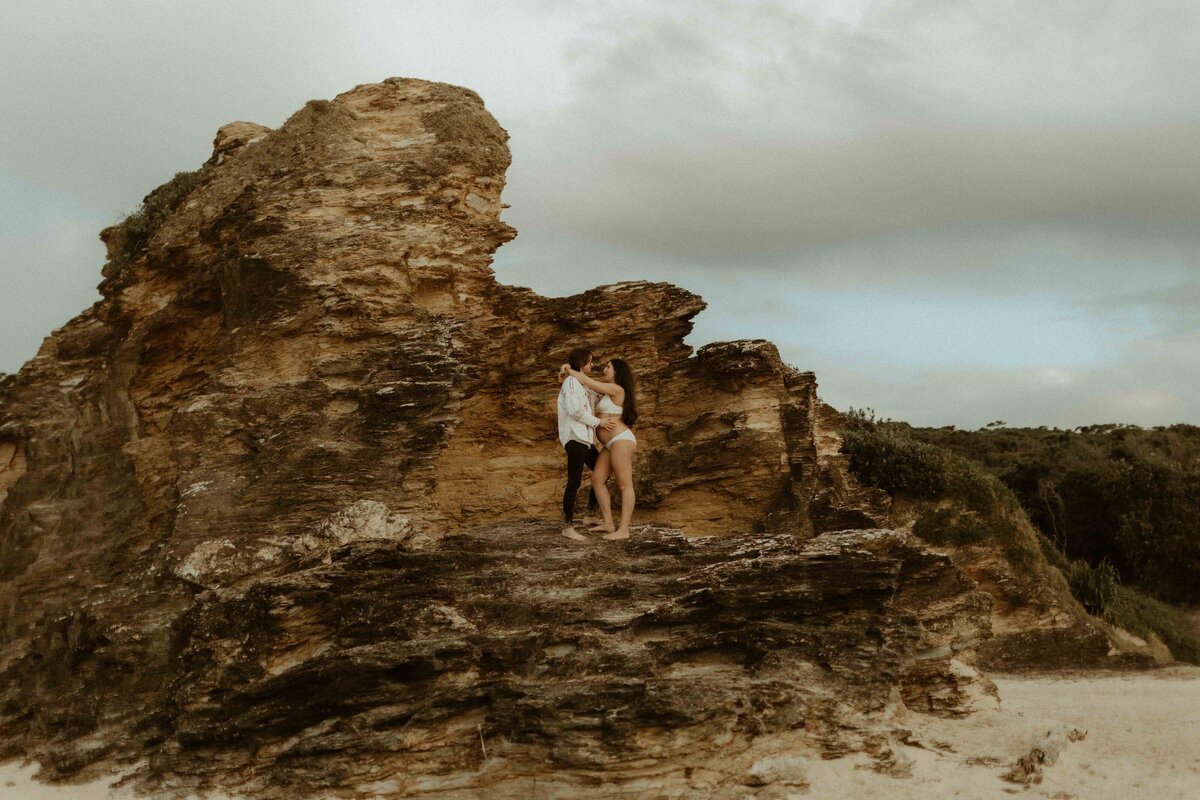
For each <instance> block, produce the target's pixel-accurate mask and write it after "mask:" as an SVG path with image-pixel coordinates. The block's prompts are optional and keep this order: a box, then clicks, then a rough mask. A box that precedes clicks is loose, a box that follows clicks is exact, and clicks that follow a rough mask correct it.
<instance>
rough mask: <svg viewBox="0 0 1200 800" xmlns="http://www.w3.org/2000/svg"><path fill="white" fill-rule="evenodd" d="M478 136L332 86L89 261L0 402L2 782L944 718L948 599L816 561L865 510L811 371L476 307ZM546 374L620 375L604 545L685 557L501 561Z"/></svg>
mask: <svg viewBox="0 0 1200 800" xmlns="http://www.w3.org/2000/svg"><path fill="white" fill-rule="evenodd" d="M506 138H507V135H506V134H505V132H504V130H503V129H502V128H500V127H499V125H497V124H496V122H495V120H493V119H492V117H491V116H490V115H489V114H488V113H487V112H486V111H485V110H484V108H483V105H482V103H481V102H480V100H479V98H478V97H477V96H476V95H475V94H474V93H472V92H470V91H468V90H465V89H460V88H457V87H451V86H446V85H444V84H434V83H428V82H424V81H414V80H398V79H393V80H389V81H386V82H384V83H381V84H374V85H368V86H362V87H358V88H356V89H354V90H353V91H351V92H347V93H346V94H343V95H341V96H339V97H338V98H336V99H334V100H332V101H317V102H312V103H309V104H308V105H307V106H306V107H305V108H304V109H302V110H301V111H299V112H298V113H297V114H295V115H294V116H293V117H292V118H291V119H289V120H288V121H287V122H286V123H285V124H284V125H283V126H282V127H281V128H279V129H278V130H275V131H267V130H266V129H262V128H261V127H260V126H254V125H252V124H250V123H235V124H233V125H231V126H226V128H223V129H222V131H221V133H220V134H218V137H217V139H216V142H215V143H214V156H213V158H212V159H211V160H210V161H209V162H208V163H207V164H206V165H205V166H204V167H203V168H202V169H201V170H199V171H198V172H197V173H194V174H189V175H182V176H177V177H176V179H174V180H173V181H172V182H171V183H170V184H167V185H164V187H160V189H159V190H156V192H155V193H153V194H151V195H150V196H148V199H147V213H144V214H142V215H140V216H139V217H138V218H137V220H136V224H134V222H132V221H131V222H129V223H126V224H125V225H124V226H117V227H115V228H112V229H109V230H107V231H106V232H105V236H104V238H105V241H106V242H107V243H108V244H109V247H110V261H109V263H108V264H106V265H105V269H104V275H105V280H104V282H103V283H102V284H101V291H102V294H103V299H102V300H101V301H100V302H98V303H97V304H96V305H95V306H93V307H92V308H91V309H89V310H88V311H86V312H84V313H83V314H81V315H80V316H79V317H77V318H76V319H74V320H72V321H71V322H70V323H68V324H67V325H66V326H64V327H63V328H62V329H60V330H59V331H56V332H55V334H54V336H52V337H50V338H48V339H47V340H46V342H45V343H44V345H43V347H42V348H41V350H40V351H39V353H38V355H37V356H36V357H35V358H34V359H33V360H31V361H30V362H29V363H28V364H27V365H26V366H25V367H24V368H23V369H22V370H21V372H20V373H19V374H17V375H15V376H7V377H5V378H3V379H2V381H0V602H2V604H3V608H4V617H3V628H2V629H0V674H2V675H3V677H4V683H3V689H2V693H0V698H2V699H3V705H2V706H0V742H2V744H3V749H4V751H5V752H6V753H13V754H15V753H21V754H33V755H35V756H36V757H38V758H40V759H41V760H43V762H44V763H45V764H46V765H47V767H48V770H49V774H51V775H67V774H72V773H74V772H76V771H78V770H80V769H82V768H84V767H85V766H87V765H89V764H93V765H96V768H97V769H100V768H102V767H103V766H104V765H111V763H113V761H114V760H134V759H137V758H139V757H142V756H145V755H150V756H152V758H151V760H150V762H149V765H148V766H146V767H145V768H144V769H145V773H144V774H145V775H161V776H168V775H172V774H178V775H179V776H184V777H187V776H190V777H187V780H193V779H194V780H196V781H208V782H210V783H211V784H212V785H218V784H220V783H221V781H222V778H221V776H222V775H228V776H229V777H230V780H238V781H245V782H246V785H247V786H250V787H251V788H254V789H255V790H256V791H260V790H261V791H268V789H270V790H272V791H273V790H274V788H278V787H277V786H276V785H274V784H269V783H263V782H262V781H263V780H266V779H267V778H266V777H264V776H274V777H277V778H280V779H281V780H282V779H283V778H286V780H288V781H293V782H294V783H295V784H297V785H306V786H311V785H316V784H317V783H320V782H322V781H323V782H324V783H325V784H327V785H329V786H335V785H336V786H356V785H358V784H357V783H356V782H357V781H366V780H368V778H371V776H370V775H366V774H362V773H360V772H355V771H354V768H353V767H352V766H350V765H348V756H349V755H352V754H354V753H358V752H359V751H360V749H363V751H364V752H368V751H369V752H370V753H373V754H376V755H379V759H380V760H379V763H380V764H382V765H384V766H380V767H379V769H381V770H383V769H392V768H403V770H406V772H405V775H410V776H411V775H415V774H421V770H427V771H428V772H429V774H431V775H438V776H445V775H447V774H450V773H453V772H455V771H456V770H458V771H461V770H470V769H478V767H479V764H477V763H474V762H472V761H471V758H473V757H474V756H473V755H471V754H473V753H474V747H475V745H474V743H471V742H462V741H460V740H459V739H460V734H461V733H463V732H464V731H465V733H467V734H471V733H473V732H474V733H476V734H479V733H480V732H482V735H483V737H484V740H485V741H491V742H493V743H497V742H502V743H503V744H494V746H496V747H499V748H501V750H502V751H503V754H502V755H503V758H504V759H509V760H510V761H508V762H504V763H510V765H511V766H512V771H511V772H505V770H506V769H508V768H507V767H506V768H503V769H500V771H499V772H498V773H497V775H498V777H495V776H494V778H495V780H496V781H499V782H501V783H503V782H504V781H508V780H509V779H510V778H512V776H513V775H516V774H518V773H519V769H523V768H524V767H521V766H520V765H522V764H526V763H529V764H532V763H534V762H535V761H537V760H538V759H542V758H544V757H550V758H551V759H552V760H553V759H558V760H557V761H554V763H555V764H557V765H558V766H559V767H561V768H563V769H570V770H576V769H577V770H584V771H586V770H596V769H600V768H605V769H607V768H610V767H613V766H614V765H617V766H620V765H623V766H621V768H622V769H626V770H634V767H633V766H631V765H637V764H642V763H643V761H640V760H639V759H642V760H645V759H650V760H653V759H657V758H667V759H668V760H670V759H675V758H676V757H677V756H678V757H679V758H682V754H683V753H685V752H687V750H688V747H693V748H695V749H697V751H698V752H710V753H711V752H713V748H719V747H723V745H722V744H721V743H722V742H725V743H728V742H730V741H734V740H735V739H737V740H738V741H742V742H749V741H751V740H752V739H754V737H756V736H759V735H768V734H771V732H772V731H776V732H782V731H784V730H785V729H786V730H789V731H793V732H795V731H796V730H797V729H799V728H801V727H802V728H803V734H804V735H805V736H807V737H808V739H809V740H812V741H817V742H821V743H823V744H821V746H822V747H825V748H826V749H827V750H828V749H832V750H837V749H838V748H843V747H853V746H855V745H854V742H855V741H856V739H855V736H856V735H857V734H855V735H851V734H848V733H846V731H847V730H852V729H853V725H851V726H850V727H849V728H845V727H844V725H848V724H849V723H848V722H847V720H849V719H850V718H851V717H852V716H853V715H854V714H858V713H860V712H862V711H880V710H882V709H884V708H885V706H887V704H888V702H889V698H891V700H894V701H896V702H899V700H898V698H901V697H902V699H903V702H904V703H907V704H908V705H910V706H911V707H913V708H920V709H922V710H925V711H929V712H932V713H939V714H951V715H953V714H958V713H965V712H966V711H967V710H969V708H970V707H971V704H972V703H974V702H976V699H977V695H978V692H979V690H980V688H981V687H983V688H986V682H985V681H981V680H980V679H979V677H978V675H977V674H976V673H974V670H973V668H972V666H971V665H972V663H973V655H972V654H973V648H974V647H975V644H976V643H977V642H978V641H979V640H980V638H981V637H983V636H984V633H985V631H986V612H985V609H984V605H983V600H982V599H981V598H983V596H982V595H979V594H978V593H976V592H975V591H974V590H973V588H972V586H971V584H970V583H969V582H965V581H963V579H962V578H961V576H960V574H959V573H958V572H957V571H956V570H955V569H954V568H952V567H951V566H950V565H949V562H948V561H946V559H945V558H944V557H941V556H936V555H931V554H929V553H927V552H924V551H922V550H921V549H920V548H918V547H916V546H914V545H913V544H912V542H911V541H909V540H908V539H907V538H905V537H903V536H900V535H898V534H886V533H858V534H838V535H836V536H835V535H831V534H829V533H827V532H829V531H837V530H841V529H849V528H875V527H879V524H880V521H881V520H883V519H885V516H886V513H887V506H888V499H887V497H886V495H885V494H883V493H882V492H878V491H870V490H865V489H863V488H862V487H859V486H858V485H857V484H856V483H855V482H854V481H853V479H852V478H851V477H850V476H849V474H848V472H847V470H846V468H845V464H844V459H843V456H841V455H840V453H839V445H840V440H839V439H838V435H837V429H838V415H837V412H836V411H834V410H833V409H832V408H830V407H829V406H827V405H825V404H824V403H822V402H821V401H820V399H819V398H818V396H817V394H816V382H815V379H814V377H813V375H812V374H811V373H805V372H798V371H796V370H794V369H792V368H790V367H788V366H786V365H785V364H783V363H782V362H781V361H780V359H779V356H778V353H777V351H776V350H775V348H774V347H773V346H772V345H770V344H769V343H767V342H762V341H746V342H732V343H721V344H714V345H709V346H707V347H705V348H702V349H701V350H700V351H699V352H696V353H693V352H692V349H691V348H690V347H689V346H687V345H685V344H684V337H685V336H686V335H687V334H688V333H689V332H690V330H691V320H692V318H693V317H694V316H695V315H696V314H697V313H699V312H700V311H701V310H702V309H703V307H704V304H703V302H702V301H701V300H700V298H698V297H696V296H695V295H693V294H691V293H689V292H687V291H684V290H682V289H679V288H677V287H674V286H669V285H666V284H648V283H636V284H619V285H616V286H608V287H602V288H599V289H594V290H592V291H589V292H585V293H583V294H581V295H577V296H575V297H570V298H561V299H554V300H549V299H546V298H542V297H540V296H538V295H536V294H534V293H533V292H531V291H529V290H526V289H520V288H514V287H507V286H502V285H500V284H498V283H497V282H496V281H495V279H494V277H493V275H492V272H491V268H490V262H491V255H492V253H493V252H494V251H495V249H496V248H497V247H499V246H500V245H501V244H503V243H504V242H506V241H508V240H509V239H511V238H512V237H513V236H514V235H515V232H514V231H513V230H512V229H511V228H510V227H509V226H508V225H506V224H505V223H504V222H503V221H501V220H500V218H499V215H500V209H501V204H500V193H501V190H502V188H503V185H504V172H505V169H506V168H507V166H508V163H509V154H508V149H507V147H506V145H505V140H506ZM151 212H153V213H151ZM579 344H586V345H589V346H591V347H592V348H593V349H594V350H596V351H597V352H598V353H599V354H601V356H603V357H610V356H621V357H623V358H625V359H627V360H628V361H629V362H630V363H631V364H632V365H633V367H634V369H635V371H636V372H637V374H638V376H639V407H640V411H641V414H642V419H641V421H639V423H638V426H637V435H638V439H639V448H638V457H637V458H638V460H637V463H636V472H637V476H638V492H639V506H638V509H639V510H638V515H637V519H638V521H639V522H652V523H658V524H662V525H666V526H669V527H671V528H672V529H674V530H678V531H680V532H681V533H671V534H667V533H658V534H651V533H644V534H642V535H641V540H640V541H637V542H634V543H633V544H631V545H629V546H627V547H626V548H624V549H622V547H621V546H614V547H613V548H609V549H607V550H604V551H594V552H593V551H590V550H585V551H576V550H570V549H569V548H568V549H564V548H566V546H565V545H560V544H558V542H557V540H556V539H554V526H553V524H550V523H545V522H543V523H527V524H522V525H516V524H514V523H512V520H514V519H519V518H526V517H538V518H541V519H543V520H545V519H553V518H555V517H556V516H557V513H558V512H557V505H558V499H559V494H560V492H561V486H562V481H563V474H562V470H563V455H562V452H561V449H560V447H559V445H558V443H557V439H556V433H555V420H554V397H555V394H556V392H557V384H556V382H555V379H554V376H555V373H556V372H557V367H558V364H559V363H561V361H562V360H563V357H564V356H565V353H566V351H567V349H569V348H570V347H572V346H575V345H579ZM501 421H503V422H502V424H501ZM465 528H472V531H471V532H470V533H468V534H456V533H455V531H460V530H463V529H465ZM687 536H715V537H728V538H722V539H721V540H720V541H713V540H707V539H706V540H705V542H706V543H705V544H703V545H701V544H689V543H688V541H687V539H686V537H687ZM814 536H816V537H817V538H816V539H812V537H814ZM809 539H812V541H811V542H808V543H807V544H802V543H804V542H805V541H807V540H809ZM550 542H553V543H554V544H553V546H551V544H550ZM605 570H607V572H606V571H605ZM589 571H591V572H592V573H594V574H589ZM572 586H573V587H574V589H573V591H574V592H575V594H572V593H571V591H567V588H566V587H572ZM559 589H561V591H559ZM597 592H599V594H596V593H597ZM580 598H588V603H584V604H582V605H581V604H580V603H582V600H581V599H580ZM801 612H803V613H801ZM981 614H982V617H981ZM597 615H601V616H597ZM603 615H607V616H603ZM631 615H632V616H631ZM655 620H658V621H655ZM655 626H658V627H657V628H656V627H655ZM655 630H657V631H658V633H659V634H661V635H663V636H666V638H665V639H656V638H655V636H656V635H658V634H654V631H655ZM835 633H836V635H835ZM247 637H249V638H247ZM572 648H574V649H572ZM710 659H711V660H710ZM539 675H542V676H547V677H548V678H550V679H553V680H551V681H550V683H551V684H552V685H550V686H549V687H547V684H546V682H545V681H540V680H539V678H538V676H539ZM685 676H686V680H685V679H684V678H685ZM471 686H474V687H475V688H469V687H471ZM464 687H467V688H464ZM647 687H651V688H647ZM539 690H544V691H541V692H540V693H539ZM289 698H290V699H289ZM421 698H426V699H430V701H431V702H432V703H433V704H432V705H430V706H428V707H424V706H420V705H419V703H417V701H418V700H419V699H421ZM597 698H601V699H603V705H604V706H605V710H603V711H598V710H597V703H598V702H600V701H599V700H597ZM835 698H836V699H837V702H834V699H835ZM610 701H611V702H610ZM626 701H628V707H627V708H626V707H624V706H622V705H621V704H622V703H625V702H626ZM838 703H841V705H838ZM414 704H415V705H414ZM756 704H757V705H756ZM838 709H842V710H840V711H839V710H838ZM364 715H365V716H364ZM839 715H842V716H844V717H845V718H844V719H842V716H839ZM839 719H842V721H841V722H838V720H839ZM476 723H478V724H479V725H480V726H481V727H480V729H479V731H475V729H474V725H475V724H476ZM810 723H811V724H812V725H813V726H814V727H812V728H811V729H810V727H809V726H810ZM364 725H366V726H367V727H366V728H364ZM464 725H465V726H466V728H465V729H462V728H461V726H464ZM789 726H790V727H789ZM371 731H377V733H372V732H371ZM771 735H774V734H771ZM297 737H299V738H297ZM430 737H432V738H430ZM438 737H443V738H438ZM712 737H716V738H715V739H713V738H712ZM721 737H733V738H725V739H722V738H721ZM738 737H741V738H740V739H739V738H738ZM467 738H468V739H469V738H470V736H468V737H467ZM552 740H553V741H552ZM713 742H716V744H714V743H713ZM234 743H236V747H235V746H234ZM435 744H436V745H437V746H436V747H435V746H434V745H435ZM443 744H444V747H445V752H441V750H442V749H443ZM510 746H511V749H506V748H510ZM747 746H751V745H747ZM753 747H758V745H753ZM322 748H325V750H322ZM330 748H332V749H330ZM339 748H340V749H339ZM752 749H753V748H752ZM322 752H325V753H326V755H321V753H322ZM384 753H388V754H390V755H386V756H385V755H380V754H384ZM373 758H374V756H373ZM351 760H352V759H351ZM537 763H542V762H540V761H537ZM647 763H648V762H647ZM678 763H680V764H682V763H683V762H682V761H679V762H678ZM689 763H690V762H689ZM288 765H292V766H288ZM301 765H304V766H301ZM639 768H640V767H639ZM364 769H366V767H364ZM764 769H765V768H764ZM305 770H311V771H310V772H305ZM635 772H636V770H634V771H627V772H626V773H624V774H626V775H627V777H629V780H631V781H633V780H635V777H633V776H634V775H635ZM580 774H581V775H582V774H583V773H580ZM506 775H507V776H508V777H505V776H506ZM280 776H282V777H280ZM593 778H594V775H593V776H592V777H590V778H588V780H591V779H593ZM180 779H181V780H183V779H184V778H182V777H181V778H180ZM379 780H382V778H379ZM389 780H390V778H389ZM438 780H441V778H438ZM464 780H467V781H468V782H469V781H471V780H476V778H464ZM478 780H483V779H482V778H479V779H478ZM489 780H491V779H490V778H489ZM572 780H573V779H572ZM581 780H582V778H581ZM714 780H715V779H714ZM479 785H483V784H479ZM506 785H507V784H506ZM513 785H515V784H513ZM572 785H574V784H572ZM272 787H274V788H272ZM514 791H516V790H515V789H514ZM279 796H285V795H283V794H280V795H279Z"/></svg>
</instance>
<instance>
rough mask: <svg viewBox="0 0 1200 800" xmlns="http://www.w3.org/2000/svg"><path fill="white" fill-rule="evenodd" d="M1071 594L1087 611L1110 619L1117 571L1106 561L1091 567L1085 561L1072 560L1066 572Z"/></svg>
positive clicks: (1114, 599) (1117, 582)
mask: <svg viewBox="0 0 1200 800" xmlns="http://www.w3.org/2000/svg"><path fill="white" fill-rule="evenodd" d="M1067 581H1068V582H1069V583H1070V584H1071V594H1073V595H1075V599H1077V600H1078V601H1079V602H1080V603H1082V604H1083V607H1084V608H1086V609H1087V610H1088V613H1090V614H1095V615H1096V616H1097V617H1103V618H1104V619H1107V620H1108V621H1109V622H1111V621H1112V616H1113V612H1114V606H1113V604H1114V602H1115V601H1116V598H1117V586H1118V585H1119V581H1118V578H1117V571H1116V570H1115V569H1114V568H1113V565H1112V564H1110V563H1109V562H1108V561H1101V562H1100V564H1099V565H1098V566H1095V567H1093V566H1092V565H1091V564H1089V563H1087V562H1086V561H1072V562H1071V567H1070V569H1069V570H1068V572H1067Z"/></svg>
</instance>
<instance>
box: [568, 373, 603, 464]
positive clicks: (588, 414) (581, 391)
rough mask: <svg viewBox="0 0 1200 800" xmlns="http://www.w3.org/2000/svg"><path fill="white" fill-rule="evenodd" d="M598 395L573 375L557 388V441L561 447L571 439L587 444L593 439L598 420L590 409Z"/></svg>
mask: <svg viewBox="0 0 1200 800" xmlns="http://www.w3.org/2000/svg"><path fill="white" fill-rule="evenodd" d="M598 397H599V395H598V394H596V393H595V392H592V391H589V390H588V388H587V387H586V386H584V385H583V384H582V383H580V382H579V380H578V379H577V378H575V376H573V375H568V376H567V379H566V380H565V381H563V383H562V388H560V389H559V390H558V441H559V442H560V443H561V444H562V446H563V447H566V446H567V442H569V441H571V440H572V439H574V440H575V441H577V442H583V443H584V444H587V445H590V444H591V443H592V442H593V441H594V440H595V438H596V426H597V425H599V424H600V420H599V419H597V418H596V415H595V414H593V413H592V410H593V409H594V408H595V404H596V398H598Z"/></svg>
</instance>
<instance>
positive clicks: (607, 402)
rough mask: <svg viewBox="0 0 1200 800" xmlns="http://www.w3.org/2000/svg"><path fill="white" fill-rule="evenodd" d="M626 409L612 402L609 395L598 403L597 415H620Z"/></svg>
mask: <svg viewBox="0 0 1200 800" xmlns="http://www.w3.org/2000/svg"><path fill="white" fill-rule="evenodd" d="M623 410H624V409H622V408H621V407H620V406H619V405H617V404H616V403H614V402H613V401H612V398H611V397H609V396H608V395H604V396H603V397H601V398H600V402H599V403H596V413H597V414H620V413H621V412H622V411H623Z"/></svg>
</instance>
